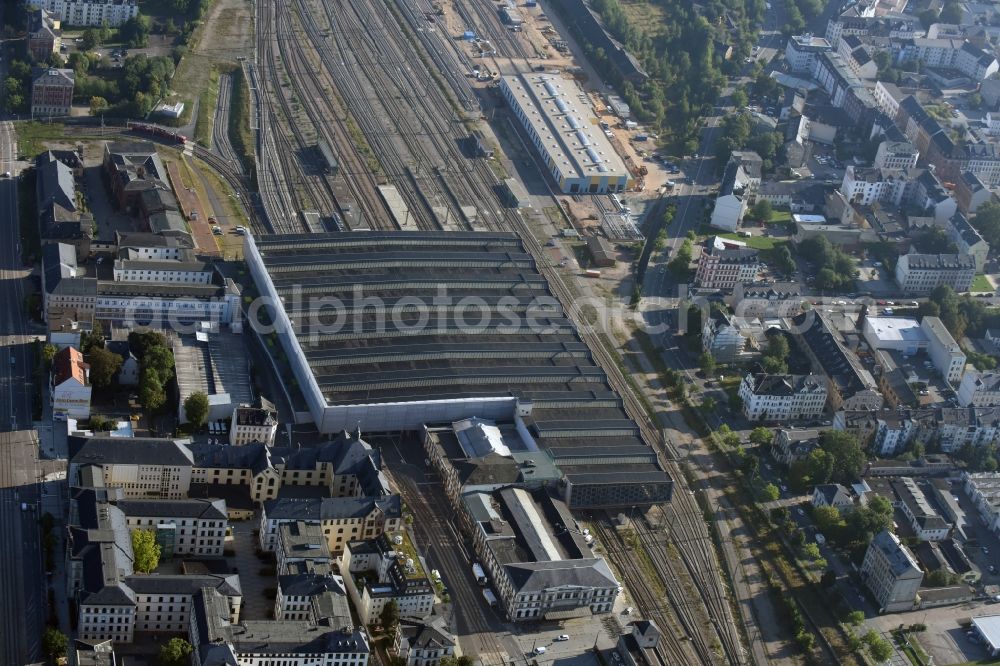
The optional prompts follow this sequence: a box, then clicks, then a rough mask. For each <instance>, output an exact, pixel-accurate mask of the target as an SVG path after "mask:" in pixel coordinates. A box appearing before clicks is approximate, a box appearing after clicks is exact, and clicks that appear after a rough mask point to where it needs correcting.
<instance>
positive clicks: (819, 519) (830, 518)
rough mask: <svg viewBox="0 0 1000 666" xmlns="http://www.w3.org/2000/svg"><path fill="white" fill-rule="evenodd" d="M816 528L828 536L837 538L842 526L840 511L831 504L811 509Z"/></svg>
mask: <svg viewBox="0 0 1000 666" xmlns="http://www.w3.org/2000/svg"><path fill="white" fill-rule="evenodd" d="M813 520H814V521H815V522H816V529H818V530H819V531H820V532H822V533H823V534H825V535H827V536H829V537H830V538H837V536H838V535H839V534H840V531H841V530H842V529H843V527H844V519H843V518H842V517H841V515H840V511H838V510H837V509H836V508H834V507H832V506H818V507H816V508H815V509H814V510H813Z"/></svg>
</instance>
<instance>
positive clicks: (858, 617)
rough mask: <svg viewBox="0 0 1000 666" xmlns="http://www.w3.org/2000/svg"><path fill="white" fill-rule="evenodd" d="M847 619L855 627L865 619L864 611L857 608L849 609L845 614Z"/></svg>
mask: <svg viewBox="0 0 1000 666" xmlns="http://www.w3.org/2000/svg"><path fill="white" fill-rule="evenodd" d="M847 621H848V622H850V623H851V624H853V625H854V626H855V627H857V626H859V625H860V624H861V623H862V622H864V621H865V612H864V611H859V610H856V611H851V612H850V613H848V614H847Z"/></svg>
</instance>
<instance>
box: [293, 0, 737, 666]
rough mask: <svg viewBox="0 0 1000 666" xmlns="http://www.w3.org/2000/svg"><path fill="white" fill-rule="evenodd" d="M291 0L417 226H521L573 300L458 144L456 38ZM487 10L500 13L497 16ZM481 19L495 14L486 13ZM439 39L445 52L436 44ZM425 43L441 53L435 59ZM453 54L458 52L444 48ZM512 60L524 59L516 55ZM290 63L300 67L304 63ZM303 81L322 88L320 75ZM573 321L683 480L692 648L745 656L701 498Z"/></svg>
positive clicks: (392, 19) (562, 294)
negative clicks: (451, 85)
mask: <svg viewBox="0 0 1000 666" xmlns="http://www.w3.org/2000/svg"><path fill="white" fill-rule="evenodd" d="M475 1H476V2H478V1H479V0H475ZM290 4H291V7H290V9H294V11H296V12H298V14H299V19H300V21H301V24H302V30H303V34H304V35H305V38H306V39H305V40H300V41H308V43H309V44H311V46H312V47H313V48H314V49H315V50H316V51H317V53H318V54H319V57H320V60H321V63H322V66H323V68H324V70H325V72H324V74H325V75H326V76H328V77H329V80H330V81H331V82H332V84H333V87H334V88H335V89H336V91H337V94H338V96H339V97H340V99H342V100H343V106H344V111H345V112H347V113H349V114H351V116H352V117H353V118H354V119H355V122H356V123H357V126H356V127H357V130H359V131H360V132H361V134H363V135H364V139H365V141H366V143H367V145H368V146H370V147H371V150H372V151H373V152H374V156H375V157H376V158H377V159H378V161H379V164H380V165H381V167H382V169H383V171H384V174H385V176H386V178H387V180H389V182H391V183H392V184H394V185H396V187H397V188H398V189H399V191H400V193H401V195H403V197H404V199H405V200H406V202H407V205H408V207H409V209H410V211H411V213H412V214H413V216H414V218H415V219H416V220H417V223H418V226H419V227H420V228H439V227H447V228H451V227H452V226H453V225H455V222H453V221H459V222H460V223H461V228H483V229H490V230H502V231H515V232H517V233H518V234H519V235H520V236H521V238H522V239H523V241H524V243H525V246H526V249H528V251H529V252H531V253H532V255H533V256H534V257H535V260H536V262H537V263H538V265H539V268H540V270H541V272H542V273H543V274H544V275H545V276H546V277H547V278H548V280H549V283H550V284H551V285H552V290H553V293H554V294H555V295H556V296H557V297H558V298H559V299H560V301H561V302H562V303H564V304H565V305H567V306H568V305H569V304H570V303H572V302H573V301H574V300H575V297H574V295H573V294H572V293H571V292H569V290H568V289H567V288H566V286H565V284H563V282H562V278H561V276H560V275H559V274H558V272H557V271H556V270H555V269H554V268H553V267H552V266H550V265H549V262H548V260H547V258H546V256H545V254H544V251H543V248H542V247H541V246H540V244H539V242H538V241H537V240H536V239H535V237H534V235H533V233H532V231H531V229H529V228H528V226H527V224H526V222H525V220H524V219H523V218H521V216H520V214H519V213H518V212H517V211H514V210H511V209H508V208H505V207H504V206H503V204H502V203H501V202H500V200H499V199H498V197H497V195H496V186H497V185H499V184H500V183H499V178H498V176H497V174H495V173H494V172H493V170H492V169H491V168H490V166H489V165H488V164H487V163H486V161H484V160H471V159H469V158H467V157H465V156H464V155H463V154H462V152H461V150H460V149H459V142H460V141H462V140H464V139H465V138H466V137H467V136H468V131H467V129H466V127H465V125H464V122H463V121H465V120H467V119H468V118H467V117H464V118H463V114H462V112H463V110H464V109H467V108H468V104H467V103H466V102H467V100H468V98H467V90H464V88H468V82H467V81H463V82H462V84H461V86H460V87H458V88H457V90H456V93H455V95H454V96H451V95H449V94H448V93H447V92H446V91H445V90H442V88H446V84H447V83H448V82H450V81H452V77H451V76H448V75H447V72H449V71H451V72H452V73H454V72H455V71H460V70H461V69H462V67H463V65H461V61H460V60H459V56H458V55H457V50H456V49H455V47H454V45H451V46H449V47H447V48H443V47H442V46H441V45H440V44H438V46H437V47H434V46H433V45H434V44H435V42H436V41H437V40H438V39H439V37H440V36H436V35H435V34H434V33H432V32H430V31H428V30H426V29H425V28H426V18H425V17H424V16H423V14H422V13H421V12H420V11H419V9H418V8H417V7H416V6H415V5H414V4H411V2H410V0H401V2H399V3H398V4H393V3H389V4H387V6H388V8H389V11H384V8H383V6H382V5H378V9H377V10H376V9H375V8H374V7H373V6H372V5H370V4H369V3H366V2H346V0H327V1H324V2H321V3H320V5H319V10H318V11H314V7H315V4H311V3H310V2H308V1H307V0H294V2H293V3H290ZM487 5H488V3H487ZM473 11H478V12H480V14H479V15H480V16H482V12H484V11H485V10H484V9H483V7H482V5H480V6H479V9H478V10H473ZM489 18H490V19H491V21H494V22H498V19H497V18H496V17H495V16H493V17H489ZM484 24H485V25H491V23H490V22H489V21H485V20H484ZM487 30H495V29H493V28H491V29H487ZM504 32H506V31H504ZM494 34H495V35H499V33H498V32H494ZM508 37H509V36H508ZM441 48H443V51H441V50H438V49H441ZM424 49H427V50H428V51H429V52H430V53H433V54H434V55H432V56H431V57H430V58H428V57H427V54H426V53H423V51H424ZM284 51H285V57H289V53H288V49H284ZM447 53H451V54H452V55H448V56H446V55H444V54H447ZM292 58H298V59H299V62H300V65H301V64H302V59H301V57H300V56H294V55H293V56H292ZM442 60H444V61H445V62H447V61H448V60H450V61H451V62H452V63H454V65H453V67H448V66H445V67H443V70H444V72H445V76H444V83H442V82H440V81H439V80H438V79H437V78H435V76H434V75H433V74H432V70H431V67H432V65H433V64H434V63H438V67H441V64H440V62H441V61H442ZM512 64H513V66H515V67H516V66H517V64H516V63H514V62H513V61H512ZM292 69H293V70H296V71H298V70H300V69H301V67H294V68H292ZM293 78H297V77H293ZM305 78H306V79H310V78H311V77H309V76H306V77H305ZM307 85H310V86H314V88H313V89H315V86H320V85H321V84H320V83H319V82H314V83H309V84H307ZM317 112H320V110H319V108H317ZM329 116H330V117H331V118H336V119H337V122H346V121H341V120H340V118H339V116H338V115H337V114H336V113H333V114H329ZM465 202H468V203H469V204H472V205H476V206H477V207H478V208H479V214H477V216H476V218H475V219H474V220H470V219H469V218H468V217H467V216H466V215H465V214H464V212H463V210H462V209H463V207H464V205H465ZM442 211H444V213H442ZM577 324H578V327H579V328H580V330H581V336H582V337H583V338H584V340H585V341H586V342H587V343H588V346H589V347H590V348H591V350H592V353H593V354H594V357H595V360H596V361H597V362H598V363H599V364H600V365H601V366H602V367H603V368H604V370H605V372H606V373H607V375H608V380H609V383H610V384H611V386H612V387H613V388H614V389H615V390H616V391H617V392H618V393H619V394H620V395H621V396H622V400H623V401H624V404H625V407H626V410H627V412H628V414H629V416H630V417H632V418H633V419H634V420H635V421H636V422H637V423H638V424H639V427H640V429H641V431H642V433H643V436H644V438H645V439H646V440H647V441H648V442H649V443H650V444H651V445H653V446H654V447H655V448H656V450H657V451H658V454H659V455H660V457H661V462H662V464H663V466H664V468H665V469H666V470H667V471H668V473H670V474H671V476H672V478H674V479H675V483H676V486H675V489H676V492H675V495H674V498H675V501H674V502H671V503H670V505H668V506H667V508H666V515H667V517H668V519H669V520H670V521H671V533H670V535H669V536H670V538H672V539H673V540H674V543H675V545H676V547H677V550H678V553H679V555H680V562H679V563H677V564H673V563H671V567H672V568H670V569H666V568H665V569H664V574H665V575H667V574H669V575H670V576H672V580H673V578H676V579H677V580H681V579H690V580H691V581H692V584H693V586H694V587H695V588H696V589H697V591H698V592H697V597H696V598H695V599H686V603H687V604H688V606H690V605H691V604H694V603H698V604H704V605H705V607H706V613H707V617H710V618H714V620H710V621H709V622H711V625H710V626H704V622H705V621H704V619H702V620H701V626H698V627H697V628H698V629H699V631H696V632H692V633H691V636H692V640H691V641H690V642H689V643H690V645H689V647H687V648H685V649H687V650H694V651H695V653H696V654H697V655H698V657H699V658H700V659H702V660H703V661H704V662H705V663H729V664H745V663H747V662H746V658H745V657H744V656H743V655H744V652H743V648H742V646H741V645H740V634H739V632H738V630H737V627H736V623H735V620H734V619H733V615H732V610H731V608H730V606H729V601H728V596H727V590H726V588H725V586H724V584H723V583H722V582H721V580H720V578H721V576H720V573H719V572H720V567H719V563H718V561H717V558H716V553H715V550H714V544H713V543H712V540H711V537H710V536H709V533H708V530H707V528H706V525H705V522H704V518H703V515H702V512H701V510H700V508H699V507H698V505H697V503H696V502H695V500H694V498H693V497H692V496H691V495H689V494H688V490H687V488H686V483H685V481H684V475H683V473H682V471H681V470H680V469H679V467H678V466H677V465H676V463H675V462H674V461H675V460H676V453H675V452H674V451H672V447H671V445H670V443H669V441H668V440H667V439H666V438H665V437H664V436H663V433H662V431H661V429H660V428H659V426H657V425H656V424H654V423H653V422H652V420H651V419H650V418H649V416H648V415H647V413H646V412H645V410H644V408H643V406H642V404H641V403H640V402H639V400H638V398H637V397H636V396H635V395H634V394H633V391H632V388H631V386H630V385H629V384H628V383H627V382H626V381H625V379H624V377H623V376H622V374H621V372H620V370H619V367H618V365H617V362H616V360H615V358H614V357H613V356H612V353H611V352H610V351H609V350H608V349H607V347H606V346H605V345H606V343H605V342H604V340H603V339H602V338H601V337H599V336H598V335H597V334H595V333H593V332H591V331H588V330H587V329H586V327H583V326H580V324H581V322H579V321H577ZM644 534H645V533H644ZM639 538H646V539H650V538H659V537H658V536H657V537H653V536H640V537H639ZM661 566H664V567H666V565H661ZM671 582H672V581H671ZM635 586H638V587H640V588H641V586H642V583H641V581H635V585H633V586H632V587H635ZM650 601H651V602H654V603H653V604H652V605H651V607H653V608H656V607H657V606H656V605H655V600H650ZM678 603H680V602H679V601H678ZM685 612H686V613H688V614H687V615H685V614H684V613H682V612H681V611H678V614H679V615H680V616H681V617H683V618H686V619H685V621H686V622H687V623H688V625H689V626H692V627H694V626H696V625H697V624H698V623H697V617H698V616H697V615H696V614H695V612H694V611H693V610H691V609H690V608H687V610H686V611H685ZM695 636H698V638H696V637H695ZM716 646H718V647H716ZM672 649H673V648H672ZM676 649H678V650H680V649H681V648H676ZM690 656H691V655H690V654H687V653H685V656H683V657H682V656H681V654H680V653H679V652H678V653H674V654H672V655H671V654H667V655H664V659H665V663H690ZM678 660H680V661H678Z"/></svg>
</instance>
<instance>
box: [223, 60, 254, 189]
mask: <svg viewBox="0 0 1000 666" xmlns="http://www.w3.org/2000/svg"><path fill="white" fill-rule="evenodd" d="M229 142H230V143H232V144H233V150H235V151H236V154H237V155H239V156H240V158H241V159H242V160H243V168H244V169H246V171H247V173H249V174H251V178H254V177H256V171H257V169H256V166H255V161H256V158H255V157H254V145H253V132H252V130H251V129H250V90H249V88H248V87H247V80H246V76H244V74H243V68H238V69H236V70H235V71H234V72H233V93H232V99H231V100H230V102H229Z"/></svg>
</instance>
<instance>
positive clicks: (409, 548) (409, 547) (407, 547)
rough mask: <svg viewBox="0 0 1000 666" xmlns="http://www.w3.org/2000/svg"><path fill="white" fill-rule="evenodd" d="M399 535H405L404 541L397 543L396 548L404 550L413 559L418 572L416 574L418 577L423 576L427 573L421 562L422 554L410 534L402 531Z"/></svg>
mask: <svg viewBox="0 0 1000 666" xmlns="http://www.w3.org/2000/svg"><path fill="white" fill-rule="evenodd" d="M399 535H400V536H402V537H403V543H402V544H396V545H395V547H396V550H401V551H403V553H405V554H406V557H407V558H408V559H411V560H413V568H414V569H415V570H416V572H417V573H416V574H415V575H416V576H417V577H418V578H420V577H423V576H424V575H426V574H424V568H423V566H422V565H421V564H420V555H419V554H418V553H417V549H416V548H414V546H413V542H412V541H410V535H409V534H407V533H406V532H400V533H399Z"/></svg>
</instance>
